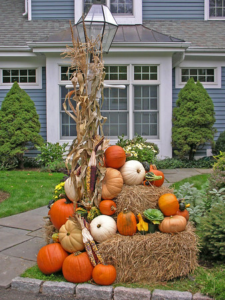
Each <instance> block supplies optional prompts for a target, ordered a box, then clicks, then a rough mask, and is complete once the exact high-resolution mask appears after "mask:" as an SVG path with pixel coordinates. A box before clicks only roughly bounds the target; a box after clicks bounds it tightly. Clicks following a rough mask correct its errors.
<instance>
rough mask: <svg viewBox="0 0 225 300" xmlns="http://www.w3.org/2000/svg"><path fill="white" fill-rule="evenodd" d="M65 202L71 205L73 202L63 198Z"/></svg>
mask: <svg viewBox="0 0 225 300" xmlns="http://www.w3.org/2000/svg"><path fill="white" fill-rule="evenodd" d="M65 200H66V201H65V203H66V204H71V203H73V201H70V199H69V198H68V197H65Z"/></svg>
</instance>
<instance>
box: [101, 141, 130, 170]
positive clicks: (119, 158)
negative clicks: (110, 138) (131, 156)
mask: <svg viewBox="0 0 225 300" xmlns="http://www.w3.org/2000/svg"><path fill="white" fill-rule="evenodd" d="M125 161H126V152H125V151H124V150H123V148H122V147H120V146H117V145H114V146H110V147H108V148H107V149H106V151H105V164H106V167H108V168H114V169H119V168H121V167H122V166H123V165H124V164H125Z"/></svg>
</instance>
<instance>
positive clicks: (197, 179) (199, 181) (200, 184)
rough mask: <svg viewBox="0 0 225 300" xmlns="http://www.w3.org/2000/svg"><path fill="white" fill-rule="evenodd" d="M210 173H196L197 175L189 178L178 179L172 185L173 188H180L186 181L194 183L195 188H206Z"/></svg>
mask: <svg viewBox="0 0 225 300" xmlns="http://www.w3.org/2000/svg"><path fill="white" fill-rule="evenodd" d="M209 176H210V174H202V175H196V176H192V177H189V178H185V179H183V180H181V181H178V182H176V183H173V184H172V185H171V187H172V188H174V189H175V190H177V189H179V188H180V187H181V186H182V185H183V184H185V183H186V182H188V183H190V184H193V186H194V187H195V188H197V189H198V190H205V189H206V187H207V185H208V178H209Z"/></svg>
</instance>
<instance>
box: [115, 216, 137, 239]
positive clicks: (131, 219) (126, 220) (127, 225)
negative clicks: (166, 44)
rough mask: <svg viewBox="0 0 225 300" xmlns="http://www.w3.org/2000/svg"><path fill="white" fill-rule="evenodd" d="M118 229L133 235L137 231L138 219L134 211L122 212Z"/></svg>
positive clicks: (125, 233)
mask: <svg viewBox="0 0 225 300" xmlns="http://www.w3.org/2000/svg"><path fill="white" fill-rule="evenodd" d="M117 229H118V231H119V233H120V234H122V235H130V236H131V235H133V234H135V233H136V231H137V221H136V217H135V215H134V213H132V212H131V211H130V212H127V211H124V212H120V213H119V214H118V217H117Z"/></svg>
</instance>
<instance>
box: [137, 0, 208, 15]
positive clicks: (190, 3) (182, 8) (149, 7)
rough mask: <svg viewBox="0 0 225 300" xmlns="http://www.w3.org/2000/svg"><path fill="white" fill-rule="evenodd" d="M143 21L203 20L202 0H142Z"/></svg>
mask: <svg viewBox="0 0 225 300" xmlns="http://www.w3.org/2000/svg"><path fill="white" fill-rule="evenodd" d="M142 12H143V20H204V0H173V1H168V0H158V1H153V0H143V1H142Z"/></svg>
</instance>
